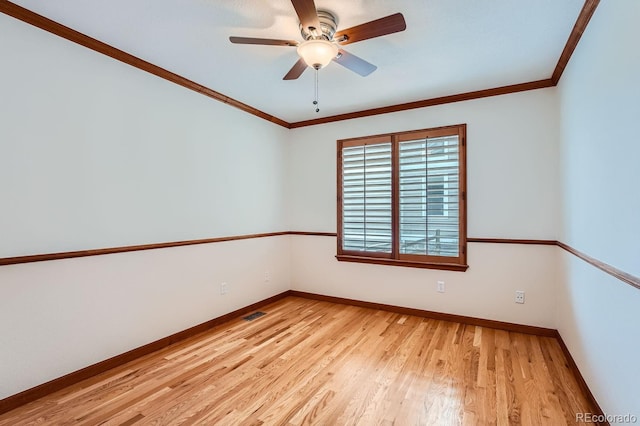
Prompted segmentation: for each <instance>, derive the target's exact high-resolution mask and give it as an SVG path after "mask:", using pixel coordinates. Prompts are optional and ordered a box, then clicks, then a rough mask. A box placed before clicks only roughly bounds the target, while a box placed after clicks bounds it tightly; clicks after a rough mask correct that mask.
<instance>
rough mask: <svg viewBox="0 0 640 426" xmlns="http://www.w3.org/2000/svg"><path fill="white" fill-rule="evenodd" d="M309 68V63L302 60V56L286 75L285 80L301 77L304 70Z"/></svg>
mask: <svg viewBox="0 0 640 426" xmlns="http://www.w3.org/2000/svg"><path fill="white" fill-rule="evenodd" d="M306 69H307V64H306V63H305V62H304V61H303V60H302V58H300V59H298V62H296V64H295V65H294V66H293V68H291V69H290V70H289V72H288V73H287V75H285V76H284V78H283V80H295V79H296V78H298V77H300V76H301V75H302V73H303V72H304V70H306Z"/></svg>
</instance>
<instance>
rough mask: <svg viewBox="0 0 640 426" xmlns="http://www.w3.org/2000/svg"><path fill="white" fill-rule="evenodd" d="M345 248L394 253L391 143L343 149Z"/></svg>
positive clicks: (343, 244)
mask: <svg viewBox="0 0 640 426" xmlns="http://www.w3.org/2000/svg"><path fill="white" fill-rule="evenodd" d="M342 207H343V208H342V249H343V250H353V251H362V252H381V253H391V250H392V223H391V216H392V198H391V143H378V144H371V145H360V146H349V147H344V148H343V149H342Z"/></svg>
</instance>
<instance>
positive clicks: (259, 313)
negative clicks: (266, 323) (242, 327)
mask: <svg viewBox="0 0 640 426" xmlns="http://www.w3.org/2000/svg"><path fill="white" fill-rule="evenodd" d="M263 315H266V313H264V312H254V313H252V314H251V315H247V316H246V317H244V318H242V319H243V320H245V321H253V320H254V319H256V318H260V317H261V316H263Z"/></svg>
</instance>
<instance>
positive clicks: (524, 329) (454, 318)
mask: <svg viewBox="0 0 640 426" xmlns="http://www.w3.org/2000/svg"><path fill="white" fill-rule="evenodd" d="M290 295H291V296H297V297H303V298H306V299H314V300H321V301H324V302H332V303H340V304H343V305H353V306H359V307H362V308H369V309H380V310H383V311H390V312H396V313H399V314H403V315H415V316H417V317H423V318H431V319H436V320H441V321H451V322H459V323H462V324H469V325H477V326H480V327H488V328H495V329H498V330H506V331H514V332H516V333H524V334H533V335H536V336H544V337H556V336H557V334H558V332H557V330H554V329H552V328H544V327H535V326H532V325H522V324H514V323H510V322H502V321H494V320H489V319H484V318H475V317H467V316H464V315H454V314H444V313H441V312H434V311H425V310H422V309H414V308H405V307H403V306H395V305H385V304H382V303H374V302H363V301H361V300H355V299H345V298H342V297H334V296H326V295H323V294H315V293H306V292H304V291H298V290H291V292H290Z"/></svg>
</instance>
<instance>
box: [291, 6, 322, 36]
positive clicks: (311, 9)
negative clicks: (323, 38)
mask: <svg viewBox="0 0 640 426" xmlns="http://www.w3.org/2000/svg"><path fill="white" fill-rule="evenodd" d="M291 3H292V4H293V8H294V9H295V10H296V13H297V14H298V19H300V24H302V26H303V27H304V28H306V29H307V30H308V31H309V32H310V33H312V34H313V33H315V34H314V35H316V36H320V35H322V29H321V28H320V20H319V19H318V12H317V11H316V5H315V3H314V2H313V0H291Z"/></svg>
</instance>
